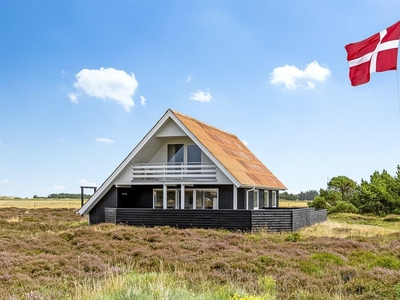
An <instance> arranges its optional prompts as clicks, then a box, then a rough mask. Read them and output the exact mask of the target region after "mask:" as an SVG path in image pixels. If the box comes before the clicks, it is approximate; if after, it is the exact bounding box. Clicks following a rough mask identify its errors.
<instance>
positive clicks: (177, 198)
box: [153, 188, 219, 209]
mask: <svg viewBox="0 0 400 300" xmlns="http://www.w3.org/2000/svg"><path fill="white" fill-rule="evenodd" d="M170 191H175V208H174V209H181V208H180V205H179V204H180V202H181V199H182V197H181V195H180V192H181V190H180V189H176V188H173V189H167V192H170ZM186 191H192V193H193V204H192V205H193V206H192V208H191V209H206V208H204V196H203V199H202V207H201V208H197V206H196V204H197V199H196V194H197V191H212V192H216V194H217V203H214V201H213V209H219V190H218V189H215V188H198V189H195V188H194V189H193V188H189V189H185V192H186ZM156 192H163V189H160V188H156V189H153V209H155V202H156V201H155V200H156V198H155V195H156ZM157 209H159V208H157ZM167 209H172V208H167Z"/></svg>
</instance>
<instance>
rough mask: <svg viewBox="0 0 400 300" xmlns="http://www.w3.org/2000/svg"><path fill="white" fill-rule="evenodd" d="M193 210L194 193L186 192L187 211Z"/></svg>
mask: <svg viewBox="0 0 400 300" xmlns="http://www.w3.org/2000/svg"><path fill="white" fill-rule="evenodd" d="M189 208H193V191H192V190H185V209H189Z"/></svg>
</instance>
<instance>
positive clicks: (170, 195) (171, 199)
mask: <svg viewBox="0 0 400 300" xmlns="http://www.w3.org/2000/svg"><path fill="white" fill-rule="evenodd" d="M177 205H179V203H177V201H176V191H174V190H173V191H167V208H177Z"/></svg>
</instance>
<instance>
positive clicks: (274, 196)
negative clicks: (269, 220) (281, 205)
mask: <svg viewBox="0 0 400 300" xmlns="http://www.w3.org/2000/svg"><path fill="white" fill-rule="evenodd" d="M272 207H276V191H272Z"/></svg>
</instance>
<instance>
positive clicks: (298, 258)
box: [0, 208, 400, 300]
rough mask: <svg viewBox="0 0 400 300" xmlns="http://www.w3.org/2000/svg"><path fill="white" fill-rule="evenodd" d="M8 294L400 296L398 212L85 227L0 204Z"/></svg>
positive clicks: (67, 214)
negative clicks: (268, 226)
mask: <svg viewBox="0 0 400 300" xmlns="http://www.w3.org/2000/svg"><path fill="white" fill-rule="evenodd" d="M0 297H1V298H2V299H234V300H239V299H396V297H400V219H399V218H398V215H390V216H387V217H386V218H378V217H375V216H360V215H356V214H333V215H330V219H329V221H328V222H325V223H322V224H317V225H314V226H312V227H309V228H305V229H303V230H301V231H299V232H295V233H290V232H288V233H272V232H267V231H258V232H232V231H226V230H208V229H177V228H171V227H155V228H146V227H129V226H122V225H114V224H99V225H94V226H89V225H87V219H86V218H85V217H81V216H79V215H78V214H77V213H76V210H75V209H61V208H60V209H47V208H40V209H21V208H2V209H0Z"/></svg>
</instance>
